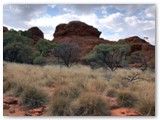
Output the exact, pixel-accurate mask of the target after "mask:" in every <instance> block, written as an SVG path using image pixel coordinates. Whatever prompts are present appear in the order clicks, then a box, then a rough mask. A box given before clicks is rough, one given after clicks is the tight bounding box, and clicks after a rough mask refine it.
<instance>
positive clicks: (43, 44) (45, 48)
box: [36, 39, 53, 57]
mask: <svg viewBox="0 0 160 120" xmlns="http://www.w3.org/2000/svg"><path fill="white" fill-rule="evenodd" d="M36 48H37V49H38V50H39V51H40V53H41V55H42V56H43V57H46V56H48V52H49V50H51V49H52V48H53V45H52V44H51V43H50V42H49V41H48V40H45V39H41V40H39V41H38V42H37V43H36Z"/></svg>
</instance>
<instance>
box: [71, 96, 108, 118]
mask: <svg viewBox="0 0 160 120" xmlns="http://www.w3.org/2000/svg"><path fill="white" fill-rule="evenodd" d="M74 109H75V110H74V111H75V115H78V116H87V115H92V116H93V115H94V116H102V115H109V112H108V110H109V105H108V104H107V103H105V101H104V100H103V99H102V98H101V96H99V95H96V94H93V93H84V94H83V95H81V97H80V98H79V99H78V100H77V103H75V104H74Z"/></svg>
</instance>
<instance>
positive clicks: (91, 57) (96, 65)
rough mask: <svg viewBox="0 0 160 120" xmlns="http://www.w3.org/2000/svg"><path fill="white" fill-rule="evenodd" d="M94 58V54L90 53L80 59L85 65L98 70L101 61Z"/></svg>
mask: <svg viewBox="0 0 160 120" xmlns="http://www.w3.org/2000/svg"><path fill="white" fill-rule="evenodd" d="M95 56H96V52H95V51H93V52H90V53H88V54H86V55H85V56H84V57H83V58H82V60H83V61H84V62H85V63H87V64H89V65H90V67H91V68H92V69H97V68H100V67H101V64H102V63H100V62H101V61H100V60H98V59H96V57H95Z"/></svg>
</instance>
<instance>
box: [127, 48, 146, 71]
mask: <svg viewBox="0 0 160 120" xmlns="http://www.w3.org/2000/svg"><path fill="white" fill-rule="evenodd" d="M130 61H131V63H137V64H141V66H142V68H141V70H142V71H144V70H146V69H147V67H148V64H147V60H146V58H145V51H135V52H133V53H132V54H131V57H130Z"/></svg>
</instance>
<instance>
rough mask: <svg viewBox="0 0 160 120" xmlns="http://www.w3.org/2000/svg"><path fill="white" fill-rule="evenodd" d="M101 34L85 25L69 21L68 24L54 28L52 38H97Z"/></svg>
mask: <svg viewBox="0 0 160 120" xmlns="http://www.w3.org/2000/svg"><path fill="white" fill-rule="evenodd" d="M100 34H101V32H100V31H98V30H97V29H96V28H94V27H93V26H90V25H87V24H86V23H83V22H80V21H71V22H69V23H68V24H60V25H58V26H57V27H56V30H55V33H54V37H55V38H57V37H67V36H81V37H84V36H92V37H97V38H99V36H100Z"/></svg>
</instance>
